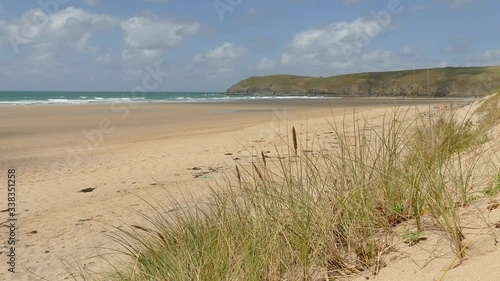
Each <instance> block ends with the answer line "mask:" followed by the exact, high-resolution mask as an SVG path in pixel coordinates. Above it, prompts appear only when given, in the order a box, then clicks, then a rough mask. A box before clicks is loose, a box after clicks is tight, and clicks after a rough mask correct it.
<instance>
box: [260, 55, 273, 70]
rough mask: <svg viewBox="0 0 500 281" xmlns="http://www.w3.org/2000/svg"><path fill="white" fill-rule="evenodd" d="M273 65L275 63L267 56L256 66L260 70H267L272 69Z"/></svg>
mask: <svg viewBox="0 0 500 281" xmlns="http://www.w3.org/2000/svg"><path fill="white" fill-rule="evenodd" d="M275 65H276V63H275V62H274V61H273V60H271V59H268V58H263V59H262V60H261V61H260V62H259V64H258V65H257V68H258V69H261V70H269V69H273V68H274V66H275Z"/></svg>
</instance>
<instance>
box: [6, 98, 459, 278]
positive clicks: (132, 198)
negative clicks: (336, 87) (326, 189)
mask: <svg viewBox="0 0 500 281" xmlns="http://www.w3.org/2000/svg"><path fill="white" fill-rule="evenodd" d="M464 102H467V101H464V100H452V99H446V100H437V99H434V100H431V101H429V100H424V99H422V100H402V99H326V100H325V99H308V100H301V99H292V100H285V99H283V100H279V99H277V100H271V101H262V100H259V101H247V102H225V103H215V102H212V103H177V104H172V103H170V104H169V103H161V104H118V105H106V104H101V105H74V106H70V105H51V106H27V107H23V106H6V107H2V108H0V141H1V143H0V155H1V156H0V157H1V158H0V159H1V161H0V169H1V170H2V171H7V169H11V168H15V169H16V174H17V180H18V181H17V200H18V205H17V209H18V222H17V223H18V229H17V238H18V239H19V244H18V249H19V250H18V252H17V254H18V256H17V260H18V274H17V277H19V279H18V280H44V279H43V278H45V280H67V279H71V274H70V272H69V271H71V270H74V269H78V268H80V269H82V270H89V271H96V272H100V271H102V270H105V269H106V268H107V267H108V264H107V263H106V262H105V261H103V260H102V259H98V258H92V257H94V256H96V255H98V254H101V253H103V252H105V251H104V250H103V249H102V248H104V247H108V246H110V245H112V244H110V240H109V238H108V237H106V234H110V232H111V229H112V228H113V227H117V228H120V227H124V226H125V225H126V224H130V223H137V222H141V220H142V218H141V217H140V216H139V215H138V212H145V213H147V212H148V205H147V204H146V203H145V202H144V201H143V200H142V199H141V198H144V199H146V200H148V199H151V201H153V200H154V199H155V200H160V201H163V200H169V199H168V198H171V199H172V198H173V199H176V200H179V201H182V200H184V198H185V197H184V196H185V194H187V193H189V194H191V195H192V196H193V197H203V194H204V192H205V191H204V190H205V189H204V188H205V187H206V181H210V180H212V179H214V178H215V179H217V177H219V176H220V175H222V174H223V173H224V172H228V173H231V172H232V169H233V167H234V163H235V161H250V160H251V158H252V151H251V148H252V146H259V147H260V148H261V149H266V150H269V151H270V153H269V155H270V157H271V159H272V157H273V153H272V148H273V147H274V146H276V145H277V144H279V143H280V138H279V137H278V136H277V134H278V133H281V134H282V135H283V134H286V132H287V128H290V126H291V125H292V124H293V125H294V126H295V127H297V128H300V131H301V132H302V133H305V132H306V131H307V132H308V133H309V134H311V136H316V138H318V139H321V138H324V134H323V132H325V131H328V129H329V124H328V120H332V118H342V117H343V116H350V114H352V112H353V111H354V110H355V111H356V112H357V113H358V114H360V115H359V116H364V117H365V118H371V119H373V120H377V118H379V119H380V118H382V117H383V115H384V114H385V113H387V112H390V111H391V110H393V109H394V108H395V107H397V106H402V107H406V108H407V107H408V106H410V105H414V106H418V107H419V108H420V110H422V111H424V110H425V109H426V108H432V107H434V106H436V105H438V104H446V105H449V106H450V107H453V106H454V105H455V104H457V103H462V104H463V103H464ZM2 173H4V172H2ZM82 190H87V191H90V192H81V191H82ZM167 194H168V195H167ZM6 196H7V195H6V190H5V188H2V189H1V192H0V197H1V198H6ZM1 209H2V210H3V209H5V205H4V204H2V205H1ZM3 214H5V213H2V223H3V224H5V219H4V218H5V216H4V215H3ZM1 231H2V232H1V233H2V237H5V236H4V235H5V234H7V231H6V228H2V230H1ZM2 244H4V245H5V241H2ZM0 257H1V258H2V260H3V259H4V258H5V254H2V255H1V256H0ZM0 264H1V265H0V279H1V280H11V279H7V278H8V277H7V271H6V264H5V263H4V262H3V261H2V263H0Z"/></svg>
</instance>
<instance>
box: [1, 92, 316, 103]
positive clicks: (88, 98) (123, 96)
mask: <svg viewBox="0 0 500 281" xmlns="http://www.w3.org/2000/svg"><path fill="white" fill-rule="evenodd" d="M287 98H320V97H296V96H294V97H286V96H279V97H278V96H239V95H238V96H234V95H226V94H224V93H213V92H182V93H181V92H150V93H137V94H134V93H131V92H50V91H43V92H41V91H40V92H38V91H37V92H35V91H24V92H16V91H0V106H7V105H41V104H102V103H153V102H156V103H159V102H168V103H173V102H210V101H219V102H220V101H238V100H255V99H287Z"/></svg>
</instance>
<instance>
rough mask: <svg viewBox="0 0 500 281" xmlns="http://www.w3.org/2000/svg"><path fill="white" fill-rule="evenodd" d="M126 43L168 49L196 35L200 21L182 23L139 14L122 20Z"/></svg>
mask: <svg viewBox="0 0 500 281" xmlns="http://www.w3.org/2000/svg"><path fill="white" fill-rule="evenodd" d="M121 27H122V29H123V31H124V32H125V44H126V45H127V46H128V47H130V48H135V49H143V50H156V49H166V48H170V47H174V46H177V45H179V44H181V43H182V42H183V40H184V38H185V37H187V36H192V35H196V34H197V33H198V32H199V30H200V27H201V25H200V23H198V22H191V23H180V22H176V21H174V20H171V19H165V18H160V17H157V16H154V15H153V16H147V17H145V16H141V17H139V16H137V17H133V18H130V19H128V20H126V21H124V22H122V24H121Z"/></svg>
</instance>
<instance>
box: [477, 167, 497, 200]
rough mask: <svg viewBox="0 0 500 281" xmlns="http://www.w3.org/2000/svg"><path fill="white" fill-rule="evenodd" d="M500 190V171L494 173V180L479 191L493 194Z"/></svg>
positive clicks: (488, 194) (489, 194)
mask: <svg viewBox="0 0 500 281" xmlns="http://www.w3.org/2000/svg"><path fill="white" fill-rule="evenodd" d="M499 192H500V172H499V173H498V174H497V175H496V177H495V181H494V182H493V183H492V184H491V185H489V186H488V187H486V188H485V189H484V190H483V191H481V193H483V194H484V195H487V196H495V195H497V194H498V193H499Z"/></svg>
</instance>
